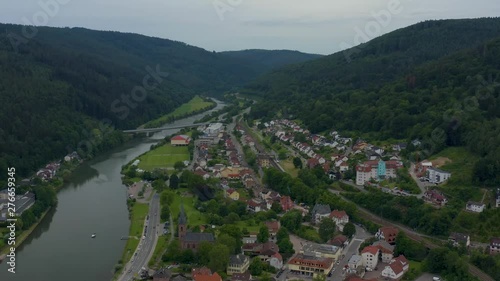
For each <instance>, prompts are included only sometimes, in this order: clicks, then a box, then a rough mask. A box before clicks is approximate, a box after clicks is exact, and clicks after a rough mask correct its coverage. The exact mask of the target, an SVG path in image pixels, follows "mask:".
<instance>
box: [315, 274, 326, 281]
mask: <svg viewBox="0 0 500 281" xmlns="http://www.w3.org/2000/svg"><path fill="white" fill-rule="evenodd" d="M313 281H326V276H325V275H324V274H318V275H316V276H315V277H313Z"/></svg>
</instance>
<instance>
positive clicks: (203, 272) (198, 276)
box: [193, 267, 222, 281]
mask: <svg viewBox="0 0 500 281" xmlns="http://www.w3.org/2000/svg"><path fill="white" fill-rule="evenodd" d="M193 280H194V281H222V278H221V277H220V275H219V274H218V273H217V272H215V273H214V274H212V271H211V270H210V269H208V268H206V267H202V268H197V269H193Z"/></svg>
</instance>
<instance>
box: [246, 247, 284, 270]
mask: <svg viewBox="0 0 500 281" xmlns="http://www.w3.org/2000/svg"><path fill="white" fill-rule="evenodd" d="M242 250H243V253H245V254H246V255H249V256H250V257H259V259H260V260H261V261H262V262H265V263H268V264H269V265H271V266H273V267H275V268H281V267H282V266H283V258H282V257H281V255H280V254H279V250H280V249H279V247H278V245H276V243H274V242H270V241H268V242H266V243H248V244H243V247H242Z"/></svg>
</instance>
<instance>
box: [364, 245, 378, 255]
mask: <svg viewBox="0 0 500 281" xmlns="http://www.w3.org/2000/svg"><path fill="white" fill-rule="evenodd" d="M364 253H370V254H372V255H374V256H375V255H377V253H378V248H377V247H375V246H366V247H365V248H364V249H363V250H362V251H361V254H364Z"/></svg>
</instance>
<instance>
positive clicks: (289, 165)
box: [280, 158, 305, 178]
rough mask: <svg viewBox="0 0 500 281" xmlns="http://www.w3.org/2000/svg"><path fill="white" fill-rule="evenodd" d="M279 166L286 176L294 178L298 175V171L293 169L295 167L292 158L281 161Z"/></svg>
mask: <svg viewBox="0 0 500 281" xmlns="http://www.w3.org/2000/svg"><path fill="white" fill-rule="evenodd" d="M280 164H281V167H283V169H285V171H286V172H287V174H289V175H291V176H292V177H294V178H296V177H297V176H298V175H299V169H297V168H295V166H294V165H293V160H292V158H288V159H286V160H282V161H281V163H280ZM302 164H303V165H305V163H302Z"/></svg>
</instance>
